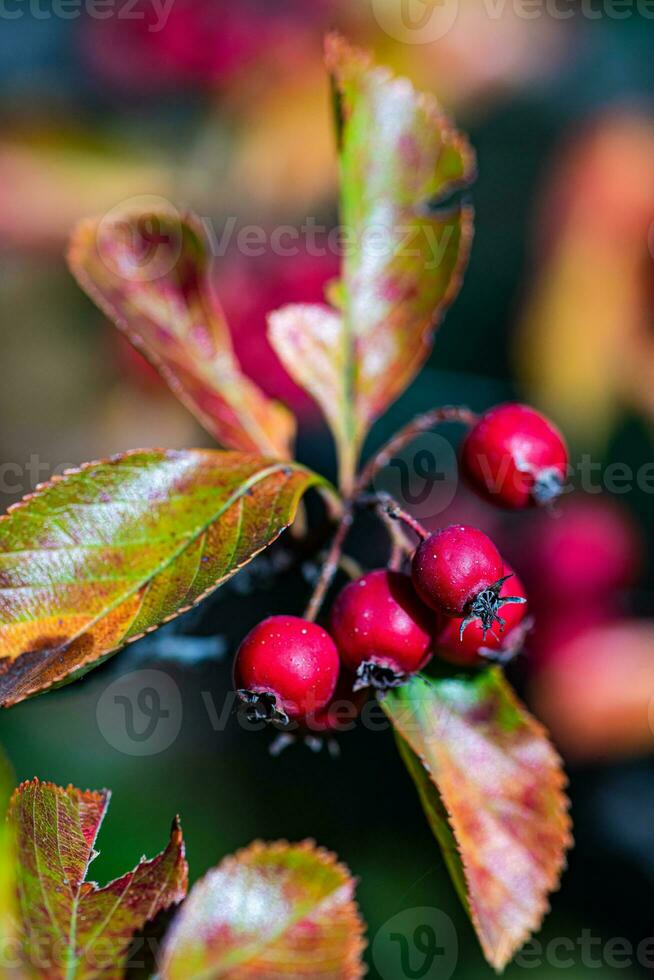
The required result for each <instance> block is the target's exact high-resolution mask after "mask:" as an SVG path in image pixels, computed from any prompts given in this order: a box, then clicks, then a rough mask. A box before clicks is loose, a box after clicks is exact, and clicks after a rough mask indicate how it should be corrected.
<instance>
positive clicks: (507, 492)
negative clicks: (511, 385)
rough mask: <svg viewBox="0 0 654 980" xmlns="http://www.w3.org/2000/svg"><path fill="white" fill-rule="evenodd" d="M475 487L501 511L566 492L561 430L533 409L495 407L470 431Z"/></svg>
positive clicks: (464, 460)
mask: <svg viewBox="0 0 654 980" xmlns="http://www.w3.org/2000/svg"><path fill="white" fill-rule="evenodd" d="M461 466H462V470H463V474H464V476H465V478H466V480H467V481H468V483H469V484H470V486H471V487H472V488H473V489H474V490H475V491H476V492H477V493H479V494H480V495H481V496H482V497H484V498H485V499H486V500H490V501H491V502H492V503H494V504H497V505H498V506H500V507H508V508H510V509H511V510H519V509H521V508H524V507H528V506H530V505H532V504H545V503H548V502H549V501H551V500H553V499H554V498H556V497H557V496H558V495H559V494H560V493H561V490H562V486H563V483H564V480H565V476H566V472H567V467H568V450H567V447H566V444H565V441H564V439H563V436H562V435H561V433H560V432H559V430H558V429H557V428H556V426H554V425H553V424H552V422H550V421H549V420H548V419H547V418H545V416H544V415H541V414H540V412H537V411H536V410H535V409H533V408H530V407H529V406H528V405H518V404H513V403H511V404H506V405H498V406H497V407H496V408H491V409H490V410H489V411H488V412H486V413H485V414H484V415H482V416H481V418H480V419H479V421H478V422H477V423H476V425H474V426H473V428H472V429H471V430H470V432H469V433H468V435H467V437H466V439H465V441H464V443H463V448H462V451H461Z"/></svg>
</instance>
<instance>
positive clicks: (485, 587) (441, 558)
mask: <svg viewBox="0 0 654 980" xmlns="http://www.w3.org/2000/svg"><path fill="white" fill-rule="evenodd" d="M412 574H413V584H414V586H415V589H416V591H417V593H418V595H419V596H420V598H421V599H422V600H423V601H424V602H426V603H427V604H428V605H430V606H431V607H432V608H433V609H437V610H438V611H439V612H441V613H443V614H444V615H446V616H461V617H464V619H463V622H462V624H461V630H462V631H464V630H465V629H466V627H467V626H468V624H469V623H472V622H474V620H475V619H477V618H479V619H481V622H482V626H483V629H484V630H486V631H488V630H490V629H491V628H492V626H493V623H494V622H496V621H498V620H499V616H498V609H499V608H500V607H501V606H503V605H504V604H505V603H507V602H512V601H514V602H519V603H522V599H521V598H520V597H519V596H515V597H513V596H503V597H502V598H500V591H501V588H502V584H503V581H504V579H503V574H504V563H503V561H502V559H501V557H500V553H499V551H498V550H497V548H496V547H495V545H494V544H493V542H492V541H491V540H490V538H488V537H487V536H486V535H485V534H484V533H483V531H479V530H477V528H475V527H466V526H464V525H462V524H453V525H452V526H451V527H446V528H443V530H442V531H436V533H435V534H430V535H429V537H428V538H426V539H425V540H424V541H423V542H422V543H421V544H420V545H419V547H418V549H417V550H416V553H415V555H414V556H413V567H412Z"/></svg>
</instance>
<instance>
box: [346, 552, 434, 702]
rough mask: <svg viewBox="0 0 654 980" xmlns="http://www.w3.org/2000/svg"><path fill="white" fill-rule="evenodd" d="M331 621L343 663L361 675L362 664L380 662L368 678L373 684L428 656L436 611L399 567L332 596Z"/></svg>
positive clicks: (389, 683) (404, 672)
mask: <svg viewBox="0 0 654 980" xmlns="http://www.w3.org/2000/svg"><path fill="white" fill-rule="evenodd" d="M330 623H331V626H330V628H331V633H332V636H333V637H334V640H335V641H336V645H337V647H338V650H339V653H340V655H341V659H342V661H343V663H344V665H345V666H346V667H347V668H348V670H350V671H352V672H354V673H357V672H358V674H359V678H360V681H361V680H362V670H361V668H362V665H366V664H373V665H375V666H377V667H379V668H381V670H380V671H377V672H376V674H375V672H373V674H375V676H373V677H372V678H369V680H370V682H371V683H373V686H378V687H382V688H383V687H385V686H393V676H392V675H397V679H399V678H402V677H404V676H405V675H407V674H413V673H414V672H415V671H417V670H420V668H421V667H423V666H424V665H425V664H426V663H427V661H428V660H429V659H430V657H431V653H432V651H431V645H432V640H433V633H434V614H433V613H432V612H431V610H429V609H427V608H426V607H425V606H424V605H423V603H422V602H421V601H420V599H419V598H418V596H417V595H416V594H415V592H414V590H413V588H412V585H411V579H410V578H409V576H408V575H404V574H402V573H401V572H393V571H389V570H388V569H377V570H376V571H374V572H370V573H369V574H367V575H364V576H363V577H362V578H359V579H357V580H356V581H355V582H350V584H349V585H346V586H345V588H344V589H343V590H342V591H341V593H340V594H339V595H338V596H337V598H336V601H335V602H334V605H333V607H332V612H331V620H330ZM383 671H388V675H386V677H385V680H386V682H387V683H384V674H383ZM363 680H365V677H363Z"/></svg>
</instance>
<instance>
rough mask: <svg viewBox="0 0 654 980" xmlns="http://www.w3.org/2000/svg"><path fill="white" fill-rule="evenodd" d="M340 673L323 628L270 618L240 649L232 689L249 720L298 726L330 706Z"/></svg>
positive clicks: (291, 618)
mask: <svg viewBox="0 0 654 980" xmlns="http://www.w3.org/2000/svg"><path fill="white" fill-rule="evenodd" d="M339 671H340V660H339V656H338V651H337V649H336V645H335V644H334V641H333V640H332V638H331V637H330V636H329V634H328V633H326V632H325V630H324V629H322V627H320V626H317V625H316V624H315V623H310V622H308V621H307V620H305V619H300V618H298V617H297V616H271V617H270V618H269V619H265V620H264V621H263V622H262V623H259V625H258V626H255V627H254V629H253V630H252V631H251V632H250V633H248V635H247V636H246V637H245V639H244V640H243V642H242V643H241V645H240V647H239V649H238V652H237V654H236V658H235V661H234V684H235V687H236V689H237V691H238V693H239V697H240V698H241V700H242V701H244V702H245V703H246V704H248V705H250V706H251V707H252V709H253V712H252V713H253V716H254V717H258V718H261V719H263V720H266V721H282V722H283V721H284V718H283V717H277V715H285V716H287V718H289V719H293V720H301V719H303V718H305V717H306V716H307V715H309V714H312V713H314V712H316V711H320V710H321V709H322V708H324V707H325V706H326V705H327V704H329V702H330V700H331V698H332V697H333V694H334V691H335V690H336V684H337V682H338V675H339ZM272 699H274V701H273V700H272ZM268 709H270V710H268Z"/></svg>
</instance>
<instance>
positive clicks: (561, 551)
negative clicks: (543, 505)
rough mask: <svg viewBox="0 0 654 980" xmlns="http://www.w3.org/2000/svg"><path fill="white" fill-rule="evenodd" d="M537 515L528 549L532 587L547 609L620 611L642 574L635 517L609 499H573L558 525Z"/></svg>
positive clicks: (562, 509)
mask: <svg viewBox="0 0 654 980" xmlns="http://www.w3.org/2000/svg"><path fill="white" fill-rule="evenodd" d="M546 517H547V515H538V517H537V518H536V521H535V522H532V525H531V527H530V528H529V529H528V531H527V537H526V547H525V548H524V553H525V559H526V566H525V573H526V577H527V582H529V583H530V585H531V587H532V589H533V591H534V594H535V595H537V598H538V601H539V602H542V603H543V605H547V606H548V607H552V606H554V605H556V606H557V607H558V608H563V607H565V608H566V609H568V608H571V607H575V608H579V607H580V606H581V605H582V604H587V603H589V604H593V605H595V604H600V603H603V604H605V605H606V606H609V605H615V604H616V601H617V600H618V599H619V597H620V592H621V591H622V590H623V589H626V588H629V586H631V585H632V584H633V582H634V580H635V578H636V576H637V574H638V570H639V565H640V560H641V551H642V548H641V542H640V541H639V535H638V529H637V528H636V527H634V526H633V524H632V522H631V519H630V515H629V513H628V512H627V511H625V510H623V509H621V508H620V507H619V505H618V504H617V503H616V502H615V501H613V500H608V499H607V498H605V497H599V498H593V497H584V496H579V497H576V496H572V497H569V498H567V499H566V500H565V501H564V502H563V504H562V506H561V507H560V510H559V513H558V514H557V518H556V520H554V521H553V520H547V519H546Z"/></svg>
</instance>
